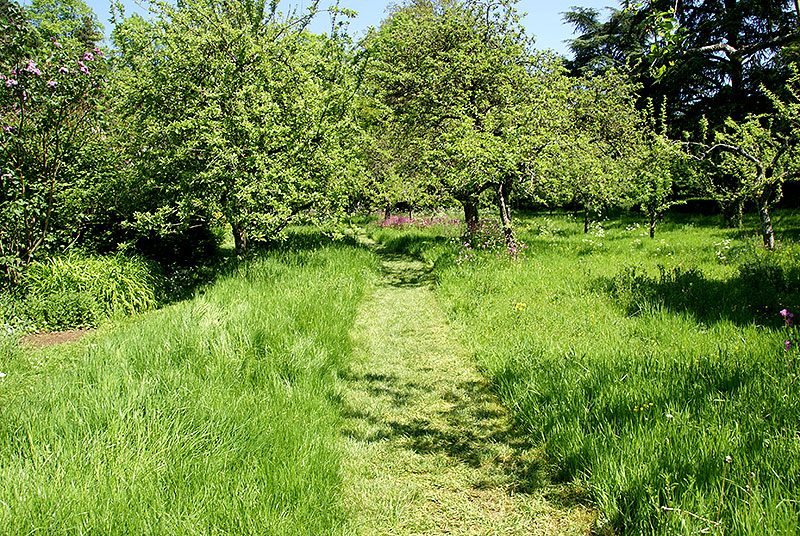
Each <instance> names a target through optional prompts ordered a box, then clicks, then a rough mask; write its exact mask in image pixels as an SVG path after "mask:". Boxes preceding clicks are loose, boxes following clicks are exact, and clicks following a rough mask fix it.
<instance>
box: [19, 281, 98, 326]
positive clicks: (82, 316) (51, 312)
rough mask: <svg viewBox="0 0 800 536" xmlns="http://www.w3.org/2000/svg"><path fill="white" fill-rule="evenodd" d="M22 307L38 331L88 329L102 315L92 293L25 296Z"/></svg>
mask: <svg viewBox="0 0 800 536" xmlns="http://www.w3.org/2000/svg"><path fill="white" fill-rule="evenodd" d="M22 309H23V311H24V314H25V315H26V316H27V319H28V321H29V322H30V324H31V325H32V326H35V327H36V328H37V330H38V331H61V330H66V329H80V328H90V327H93V326H96V325H97V322H98V321H99V320H101V319H102V317H103V308H102V306H101V305H100V304H99V303H97V300H96V299H95V298H94V296H92V295H91V294H89V293H87V292H76V291H72V290H65V291H61V292H53V293H51V294H45V295H42V296H38V295H31V296H28V297H27V298H26V299H25V300H24V301H23V302H22Z"/></svg>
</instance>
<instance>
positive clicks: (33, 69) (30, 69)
mask: <svg viewBox="0 0 800 536" xmlns="http://www.w3.org/2000/svg"><path fill="white" fill-rule="evenodd" d="M25 70H26V71H28V72H29V73H31V74H35V75H36V76H40V75H41V74H42V71H40V70H39V69H37V68H36V64H35V63H33V60H28V66H27V67H25Z"/></svg>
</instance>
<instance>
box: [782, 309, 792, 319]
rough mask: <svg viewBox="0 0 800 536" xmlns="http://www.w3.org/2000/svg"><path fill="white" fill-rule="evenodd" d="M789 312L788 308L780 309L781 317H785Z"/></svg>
mask: <svg viewBox="0 0 800 536" xmlns="http://www.w3.org/2000/svg"><path fill="white" fill-rule="evenodd" d="M790 314H791V313H790V312H789V311H788V310H786V309H781V316H782V317H783V318H786V317H787V316H788V315H790Z"/></svg>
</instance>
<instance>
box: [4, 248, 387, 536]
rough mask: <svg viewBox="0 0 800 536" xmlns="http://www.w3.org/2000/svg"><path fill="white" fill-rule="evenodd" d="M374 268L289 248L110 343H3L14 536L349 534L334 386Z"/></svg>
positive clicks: (337, 255) (345, 256)
mask: <svg viewBox="0 0 800 536" xmlns="http://www.w3.org/2000/svg"><path fill="white" fill-rule="evenodd" d="M377 269H378V265H377V261H376V259H375V257H374V256H373V255H372V254H370V253H369V252H368V251H366V250H364V249H357V248H353V247H341V246H339V247H337V246H326V247H323V248H320V249H316V250H313V251H303V252H296V253H291V254H287V253H282V252H275V253H272V254H269V255H266V256H265V257H263V258H260V259H258V260H255V261H253V262H250V263H247V264H242V265H241V269H240V271H238V272H237V273H235V274H232V275H231V276H230V277H227V278H224V279H222V280H220V281H218V282H217V283H216V284H215V285H214V286H212V287H209V288H208V289H207V290H206V292H205V293H203V294H202V295H198V296H197V297H195V298H194V299H193V300H190V301H187V302H184V303H180V304H177V305H175V306H171V307H168V308H165V309H163V310H160V311H156V312H153V313H149V314H148V315H146V316H144V317H143V318H141V319H139V320H137V322H135V323H129V324H127V325H125V326H121V327H119V328H117V329H115V330H114V332H113V333H100V334H97V335H95V336H91V337H90V338H88V339H86V342H81V343H77V344H74V345H68V346H66V347H62V348H54V349H47V350H29V349H14V350H13V351H9V349H8V348H6V347H2V351H3V352H4V353H3V354H2V357H0V362H1V363H2V367H1V369H0V370H2V372H3V373H4V375H5V377H4V378H3V379H2V380H0V382H2V389H0V405H2V407H3V412H4V418H3V419H2V421H0V447H2V448H0V467H1V468H2V469H0V474H1V478H0V495H2V497H3V498H4V500H3V502H2V503H0V526H2V527H3V532H4V533H5V534H8V535H22V534H30V533H31V532H40V531H45V532H46V531H48V530H53V527H71V528H74V530H75V531H77V532H83V533H104V534H105V533H117V534H120V533H130V534H133V533H136V534H145V533H154V534H179V533H206V534H223V533H224V534H230V535H251V534H256V533H258V534H265V535H276V536H279V535H280V536H283V535H286V534H326V535H343V534H345V533H346V517H345V512H344V506H343V505H342V503H341V491H342V490H341V487H342V476H341V474H340V467H341V463H342V460H341V456H342V453H341V451H340V449H339V447H338V445H339V441H340V435H341V429H340V425H341V416H340V410H341V408H340V406H339V403H338V402H337V394H338V392H339V389H340V387H339V386H338V385H337V375H338V374H339V373H342V372H344V371H345V370H346V367H347V365H348V359H349V358H350V352H351V342H350V339H349V336H348V330H349V329H350V327H351V325H352V323H353V318H354V316H355V311H356V307H357V305H358V303H359V302H360V300H361V298H362V297H363V295H364V293H365V291H366V290H367V289H368V288H369V285H370V284H371V282H372V281H373V280H374V278H375V276H376V273H377ZM43 460H47V463H43Z"/></svg>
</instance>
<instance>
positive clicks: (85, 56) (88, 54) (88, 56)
mask: <svg viewBox="0 0 800 536" xmlns="http://www.w3.org/2000/svg"><path fill="white" fill-rule="evenodd" d="M93 59H94V54H92V53H91V52H84V53H83V61H92V60H93Z"/></svg>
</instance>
